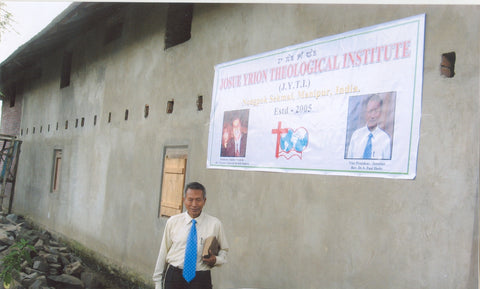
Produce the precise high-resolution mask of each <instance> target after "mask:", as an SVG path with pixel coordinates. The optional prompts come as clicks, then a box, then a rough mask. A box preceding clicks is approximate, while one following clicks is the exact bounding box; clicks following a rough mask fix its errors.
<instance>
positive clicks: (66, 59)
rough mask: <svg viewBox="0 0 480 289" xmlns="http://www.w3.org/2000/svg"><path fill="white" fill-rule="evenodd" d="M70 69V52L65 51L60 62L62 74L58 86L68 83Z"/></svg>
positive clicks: (61, 86) (64, 85) (65, 85)
mask: <svg viewBox="0 0 480 289" xmlns="http://www.w3.org/2000/svg"><path fill="white" fill-rule="evenodd" d="M71 69H72V52H65V54H64V55H63V62H62V75H61V80H60V88H64V87H67V86H69V85H70V72H71Z"/></svg>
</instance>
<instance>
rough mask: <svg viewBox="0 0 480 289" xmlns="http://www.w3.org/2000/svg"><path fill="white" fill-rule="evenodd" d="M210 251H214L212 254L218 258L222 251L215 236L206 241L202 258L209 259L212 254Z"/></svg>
mask: <svg viewBox="0 0 480 289" xmlns="http://www.w3.org/2000/svg"><path fill="white" fill-rule="evenodd" d="M209 250H211V251H212V254H213V255H215V256H218V251H219V250H220V244H218V240H217V238H216V237H215V236H210V237H208V238H207V239H206V240H205V244H204V245H203V251H202V256H203V257H204V258H209V257H210V253H209Z"/></svg>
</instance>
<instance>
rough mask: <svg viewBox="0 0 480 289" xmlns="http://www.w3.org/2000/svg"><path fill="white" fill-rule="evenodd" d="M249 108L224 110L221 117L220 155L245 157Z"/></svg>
mask: <svg viewBox="0 0 480 289" xmlns="http://www.w3.org/2000/svg"><path fill="white" fill-rule="evenodd" d="M248 113H249V110H248V109H246V110H236V111H226V112H225V114H224V119H223V131H222V145H221V150H220V156H222V157H245V155H246V152H247V136H248Z"/></svg>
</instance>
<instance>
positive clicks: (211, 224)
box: [153, 212, 228, 289]
mask: <svg viewBox="0 0 480 289" xmlns="http://www.w3.org/2000/svg"><path fill="white" fill-rule="evenodd" d="M195 220H196V221H197V225H196V226H197V268H196V271H205V270H210V269H211V267H210V266H208V265H207V264H205V263H203V261H202V259H203V257H202V250H203V244H204V243H205V240H206V239H207V238H208V237H210V236H216V237H217V239H218V243H219V244H220V251H219V252H218V256H216V263H215V266H220V265H222V264H225V263H226V262H227V253H228V242H227V238H226V236H225V232H224V231H223V226H222V223H221V222H220V220H219V219H217V218H215V217H213V216H210V215H208V214H206V213H204V212H202V213H201V214H200V216H199V217H197V218H195ZM191 226H192V218H191V217H190V215H189V214H188V212H184V213H181V214H178V215H175V216H172V217H170V218H169V219H168V221H167V224H166V225H165V231H164V233H163V238H162V243H161V245H160V252H159V253H158V258H157V264H156V266H155V272H154V273H153V281H154V282H155V288H156V289H159V288H161V283H162V280H163V278H164V276H163V274H164V270H165V269H166V266H167V265H168V264H170V265H172V266H175V267H178V268H183V261H184V258H185V248H186V245H187V236H188V234H189V232H190V228H191Z"/></svg>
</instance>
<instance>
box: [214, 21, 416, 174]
mask: <svg viewBox="0 0 480 289" xmlns="http://www.w3.org/2000/svg"><path fill="white" fill-rule="evenodd" d="M424 30H425V15H424V14H423V15H418V16H414V17H409V18H405V19H401V20H397V21H392V22H388V23H384V24H380V25H376V26H372V27H367V28H363V29H359V30H355V31H351V32H346V33H343V34H339V35H334V36H329V37H325V38H320V39H316V40H313V41H310V42H306V43H302V44H298V45H294V46H289V47H285V48H282V49H278V50H274V51H270V52H266V53H262V54H258V55H254V56H251V57H246V58H242V59H238V60H234V61H231V62H227V63H222V64H219V65H217V66H216V67H215V79H214V84H213V95H212V112H211V118H210V133H209V139H208V159H207V167H208V168H214V169H235V170H255V171H273V172H290V173H308V174H331V175H350V176H367V177H385V178H403V179H413V178H415V176H416V162H417V151H418V142H419V130H420V116H421V98H422V81H423V77H422V76H423V53H424V35H425V31H424Z"/></svg>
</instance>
